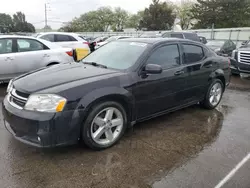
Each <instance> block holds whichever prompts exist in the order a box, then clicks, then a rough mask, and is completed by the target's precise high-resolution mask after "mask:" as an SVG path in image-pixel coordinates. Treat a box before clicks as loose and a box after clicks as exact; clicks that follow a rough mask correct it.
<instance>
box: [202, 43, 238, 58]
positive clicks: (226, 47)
mask: <svg viewBox="0 0 250 188" xmlns="http://www.w3.org/2000/svg"><path fill="white" fill-rule="evenodd" d="M206 45H207V46H208V47H209V48H211V49H212V50H213V51H215V52H216V53H217V54H218V55H223V54H225V55H228V56H231V55H232V52H233V51H234V50H235V49H236V45H235V44H234V42H233V41H231V40H226V41H216V40H212V41H208V42H207V44H206Z"/></svg>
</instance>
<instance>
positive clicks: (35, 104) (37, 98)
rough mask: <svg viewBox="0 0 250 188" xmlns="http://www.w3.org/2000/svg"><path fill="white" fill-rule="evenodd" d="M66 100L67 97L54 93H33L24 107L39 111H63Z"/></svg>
mask: <svg viewBox="0 0 250 188" xmlns="http://www.w3.org/2000/svg"><path fill="white" fill-rule="evenodd" d="M66 102H67V100H66V99H65V98H63V97H61V96H58V95H54V94H33V95H30V97H29V98H28V101H27V103H26V105H25V107H24V109H25V110H32V111H39V112H61V111H63V108H64V106H65V104H66Z"/></svg>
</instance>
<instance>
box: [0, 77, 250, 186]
mask: <svg viewBox="0 0 250 188" xmlns="http://www.w3.org/2000/svg"><path fill="white" fill-rule="evenodd" d="M5 90H6V85H0V101H2V100H3V97H4V93H5ZM0 107H1V106H0ZM0 114H1V108H0ZM2 120H3V117H2V116H1V115H0V187H1V188H44V187H46V188H47V187H49V188H54V187H56V188H59V187H60V188H68V187H69V188H75V187H77V188H78V187H79V188H83V187H84V188H85V187H100V188H106V187H107V188H112V187H121V188H139V187H140V188H141V187H142V188H144V187H154V188H172V187H173V188H174V187H178V188H182V187H183V188H184V187H185V188H186V187H188V188H189V187H190V188H191V187H195V188H199V187H202V188H203V187H204V188H207V187H208V188H210V187H215V186H216V185H217V184H218V183H219V182H220V181H221V180H222V179H223V178H224V177H225V176H226V175H227V174H228V173H229V172H230V171H231V170H232V169H233V168H234V167H235V165H237V164H238V163H239V162H240V161H241V160H242V159H243V158H244V157H245V156H246V155H247V154H248V153H249V152H250V80H247V79H243V80H242V79H241V78H240V77H233V78H232V83H231V85H230V87H229V88H228V89H227V90H226V92H225V94H224V97H223V100H222V102H221V104H220V105H219V106H218V108H217V109H215V110H211V111H208V110H204V109H202V108H200V107H199V106H198V105H196V106H192V107H189V108H186V109H183V110H180V111H177V112H174V113H171V114H168V115H165V116H162V117H158V118H156V119H153V120H149V121H146V122H143V123H140V124H137V125H135V127H134V128H132V129H130V130H128V131H127V132H126V134H125V136H124V137H123V139H122V140H121V141H120V142H119V143H118V144H117V145H116V146H114V147H112V148H110V149H107V150H104V151H100V152H96V151H92V150H90V149H88V148H86V147H84V146H79V145H75V146H70V147H64V148H55V149H50V150H42V149H37V148H33V147H30V146H26V145H24V144H22V143H19V142H18V141H16V140H15V139H13V138H12V136H11V135H10V134H9V133H8V132H7V131H6V130H5V128H4V125H3V121H2ZM249 174H250V161H248V162H247V163H246V164H245V165H244V166H243V167H242V168H240V170H239V171H238V172H237V173H236V174H235V175H234V176H233V177H232V178H231V179H230V180H229V181H228V182H227V183H226V184H225V186H224V187H230V188H231V187H232V188H233V187H240V188H249V187H250V178H249Z"/></svg>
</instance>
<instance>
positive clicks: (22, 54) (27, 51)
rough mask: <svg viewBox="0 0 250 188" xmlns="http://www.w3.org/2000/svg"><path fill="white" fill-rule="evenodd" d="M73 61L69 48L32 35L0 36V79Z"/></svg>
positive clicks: (6, 79) (7, 78) (3, 79)
mask: <svg viewBox="0 0 250 188" xmlns="http://www.w3.org/2000/svg"><path fill="white" fill-rule="evenodd" d="M73 61H74V59H73V50H72V49H71V48H62V47H61V46H58V45H55V44H53V43H51V42H48V41H45V40H43V39H37V38H33V37H26V36H14V35H1V36H0V81H8V80H10V79H12V78H14V77H17V76H19V75H21V74H24V73H27V72H30V71H32V70H35V69H38V68H41V67H45V66H50V65H55V64H59V63H70V62H73Z"/></svg>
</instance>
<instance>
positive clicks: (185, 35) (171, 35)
mask: <svg viewBox="0 0 250 188" xmlns="http://www.w3.org/2000/svg"><path fill="white" fill-rule="evenodd" d="M162 37H163V38H179V39H189V40H193V41H197V42H201V41H200V38H199V37H198V35H197V34H196V33H192V32H166V33H163V34H162Z"/></svg>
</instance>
